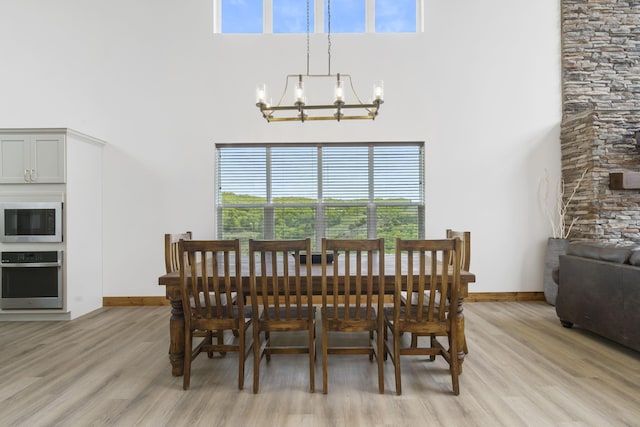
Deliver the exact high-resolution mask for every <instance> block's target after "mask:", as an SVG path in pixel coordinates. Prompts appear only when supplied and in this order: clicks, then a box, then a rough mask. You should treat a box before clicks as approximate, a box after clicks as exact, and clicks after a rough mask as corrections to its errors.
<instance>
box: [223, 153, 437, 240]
mask: <svg viewBox="0 0 640 427" xmlns="http://www.w3.org/2000/svg"><path fill="white" fill-rule="evenodd" d="M423 150H424V144H423V143H418V142H416V143H366V144H286V145H284V144H280V145H279V144H259V145H258V144H250V145H238V144H235V145H231V144H228V145H227V144H222V145H218V146H217V148H216V156H217V160H216V165H217V168H216V170H217V174H216V184H217V185H216V195H215V200H216V208H217V209H216V223H217V237H218V238H221V239H231V238H239V239H241V241H242V242H243V243H245V244H246V241H248V239H251V238H253V239H295V238H306V237H310V238H311V239H312V241H313V242H314V246H315V248H316V249H319V247H320V241H321V239H322V237H330V238H377V237H384V238H385V246H386V248H387V250H393V248H394V243H395V238H396V237H402V238H405V239H408V238H423V237H424V183H423V177H424V151H423Z"/></svg>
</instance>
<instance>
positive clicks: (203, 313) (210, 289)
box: [178, 239, 244, 329]
mask: <svg viewBox="0 0 640 427" xmlns="http://www.w3.org/2000/svg"><path fill="white" fill-rule="evenodd" d="M178 246H179V255H180V256H181V258H182V256H184V257H185V259H186V260H187V261H188V262H187V263H183V264H181V266H180V282H181V288H182V306H183V310H184V317H185V322H191V323H192V325H193V324H194V323H195V324H196V325H200V326H202V327H203V328H204V329H210V328H209V327H206V325H207V321H212V320H215V321H218V322H219V323H220V324H221V325H220V327H219V329H232V328H233V326H232V324H233V322H231V321H230V320H232V319H238V318H239V317H244V305H243V301H244V298H243V293H242V270H241V262H242V261H241V258H240V240H238V239H236V240H180V241H179V243H178ZM236 293H237V297H236ZM234 300H235V301H236V304H237V305H233V304H227V303H226V301H234ZM224 321H229V323H228V325H224Z"/></svg>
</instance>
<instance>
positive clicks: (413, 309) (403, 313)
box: [384, 304, 438, 322]
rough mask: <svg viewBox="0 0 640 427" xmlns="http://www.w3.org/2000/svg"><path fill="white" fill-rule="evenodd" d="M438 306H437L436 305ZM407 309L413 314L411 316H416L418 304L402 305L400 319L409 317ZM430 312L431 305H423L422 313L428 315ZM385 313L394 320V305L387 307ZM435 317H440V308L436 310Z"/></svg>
mask: <svg viewBox="0 0 640 427" xmlns="http://www.w3.org/2000/svg"><path fill="white" fill-rule="evenodd" d="M436 308H437V307H436ZM407 311H409V313H410V314H411V318H414V319H415V317H416V316H417V315H418V311H419V309H418V305H417V304H415V305H403V306H401V307H400V319H402V320H404V319H405V318H406V317H407ZM428 312H429V307H428V306H426V305H423V306H422V315H423V316H426V315H427V313H428ZM384 314H385V316H386V318H387V320H389V321H390V322H393V307H385V308H384ZM434 317H438V310H436V311H435V312H434Z"/></svg>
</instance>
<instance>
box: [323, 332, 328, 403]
mask: <svg viewBox="0 0 640 427" xmlns="http://www.w3.org/2000/svg"><path fill="white" fill-rule="evenodd" d="M327 338H328V337H327V327H326V325H325V324H323V325H322V393H324V394H327V392H328V384H327V365H328V363H327V356H328V349H327V346H328V343H327Z"/></svg>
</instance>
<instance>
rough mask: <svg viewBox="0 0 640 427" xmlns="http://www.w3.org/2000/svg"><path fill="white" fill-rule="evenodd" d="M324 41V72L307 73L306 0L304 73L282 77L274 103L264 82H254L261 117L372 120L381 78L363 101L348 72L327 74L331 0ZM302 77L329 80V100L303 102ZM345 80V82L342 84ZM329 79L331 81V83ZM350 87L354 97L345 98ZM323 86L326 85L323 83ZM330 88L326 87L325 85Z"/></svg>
mask: <svg viewBox="0 0 640 427" xmlns="http://www.w3.org/2000/svg"><path fill="white" fill-rule="evenodd" d="M327 19H328V22H327V24H328V25H327V29H328V31H327V42H328V50H327V52H328V53H327V55H328V69H327V74H309V56H310V51H309V0H307V72H306V74H289V75H287V77H286V81H285V85H284V90H283V91H282V95H281V96H280V99H279V100H278V103H277V104H275V105H271V103H270V101H268V98H267V87H266V85H265V84H264V83H259V84H258V85H257V86H256V106H257V107H258V108H259V109H260V113H261V114H262V117H263V118H264V119H266V120H267V122H291V121H299V122H305V121H308V120H337V121H341V120H374V119H375V118H376V116H377V115H378V111H379V110H380V106H381V105H382V103H383V102H384V85H383V82H382V81H381V80H380V81H377V82H375V83H374V84H373V95H372V98H371V101H370V102H369V103H366V104H365V103H363V102H362V101H361V100H360V98H359V97H358V94H357V93H356V91H355V89H354V87H353V83H352V81H351V75H349V74H340V73H337V74H331V0H327ZM290 80H293V81H295V86H294V89H293V93H292V94H289V96H291V97H292V101H293V103H292V104H283V103H282V102H283V100H284V98H285V96H286V95H287V92H288V88H289V81H290ZM305 80H306V81H307V82H308V83H311V81H319V83H321V84H322V83H324V84H325V85H326V82H327V81H329V88H330V87H331V86H333V103H324V104H322V103H321V104H311V103H308V102H307V97H306V94H305ZM345 82H346V83H348V84H346V85H345ZM331 83H333V84H332V85H331ZM346 88H348V89H349V90H350V93H351V95H352V96H353V97H354V101H352V102H347V99H346V98H347V96H346V93H347V90H346ZM325 89H327V88H326V87H325ZM329 90H330V89H329Z"/></svg>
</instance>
